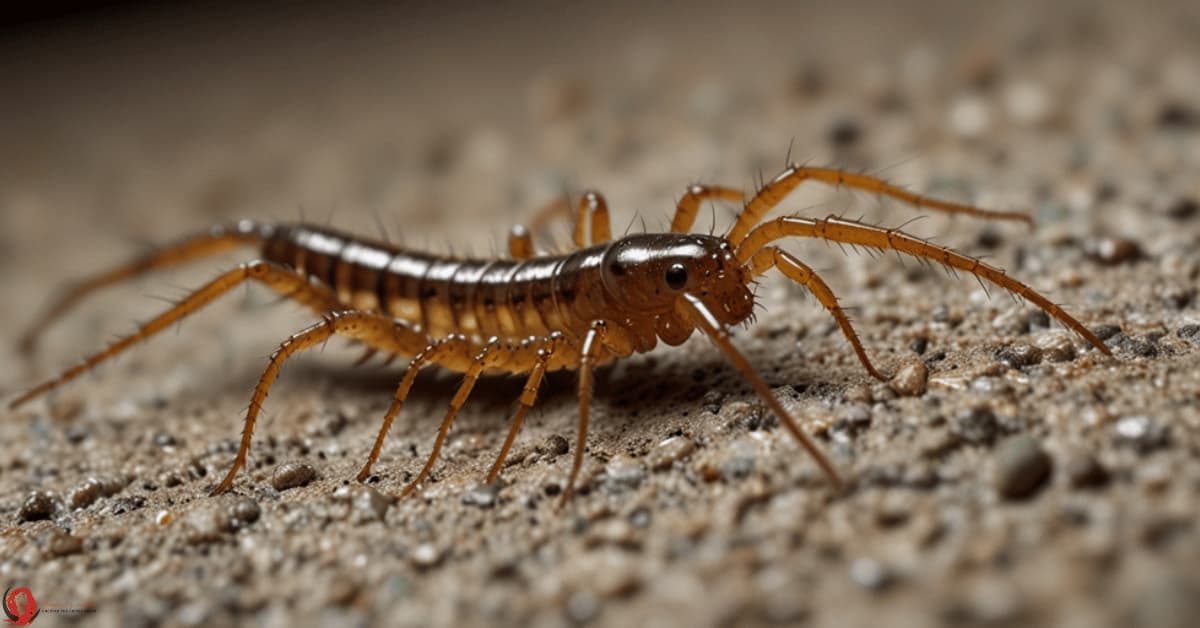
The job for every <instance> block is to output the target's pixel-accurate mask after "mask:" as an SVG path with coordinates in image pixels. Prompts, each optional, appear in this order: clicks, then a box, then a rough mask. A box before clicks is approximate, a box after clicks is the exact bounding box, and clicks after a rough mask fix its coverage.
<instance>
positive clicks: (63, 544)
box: [46, 532, 83, 558]
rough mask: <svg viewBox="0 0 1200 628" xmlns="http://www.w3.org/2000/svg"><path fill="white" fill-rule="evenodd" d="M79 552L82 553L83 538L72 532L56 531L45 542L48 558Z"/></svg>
mask: <svg viewBox="0 0 1200 628" xmlns="http://www.w3.org/2000/svg"><path fill="white" fill-rule="evenodd" d="M81 553H83V539H82V538H80V537H77V536H75V535H73V534H67V533H65V532H59V533H56V534H54V535H53V536H51V538H50V542H49V543H47V544H46V556H47V557H48V558H59V557H62V556H70V555H72V554H81Z"/></svg>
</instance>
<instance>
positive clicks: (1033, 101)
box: [1004, 82, 1054, 126]
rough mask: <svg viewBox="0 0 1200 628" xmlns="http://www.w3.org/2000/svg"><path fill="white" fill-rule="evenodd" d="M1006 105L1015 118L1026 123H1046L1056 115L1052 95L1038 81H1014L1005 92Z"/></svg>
mask: <svg viewBox="0 0 1200 628" xmlns="http://www.w3.org/2000/svg"><path fill="white" fill-rule="evenodd" d="M1004 107H1005V109H1006V110H1007V111H1008V115H1009V116H1011V117H1012V119H1013V120H1015V121H1016V122H1018V123H1020V124H1024V125H1030V126H1032V125H1039V124H1044V123H1045V122H1047V121H1048V120H1050V119H1051V118H1052V117H1053V116H1054V106H1053V104H1052V103H1051V99H1050V95H1049V94H1048V93H1047V92H1046V90H1045V88H1043V87H1042V86H1041V85H1038V84H1037V83H1030V82H1021V83H1014V84H1013V85H1012V86H1010V87H1009V88H1008V89H1007V90H1005V92H1004Z"/></svg>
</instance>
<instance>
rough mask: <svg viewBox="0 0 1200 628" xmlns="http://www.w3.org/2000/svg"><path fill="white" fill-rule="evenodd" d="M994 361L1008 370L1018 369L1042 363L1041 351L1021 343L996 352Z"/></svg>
mask: <svg viewBox="0 0 1200 628" xmlns="http://www.w3.org/2000/svg"><path fill="white" fill-rule="evenodd" d="M996 360H998V361H999V362H1000V363H1001V364H1003V365H1005V366H1007V367H1008V368H1013V369H1019V368H1021V367H1023V366H1033V365H1035V364H1038V363H1039V362H1041V361H1042V350H1041V349H1039V348H1037V347H1035V346H1033V345H1031V344H1026V343H1023V342H1020V343H1017V344H1014V345H1009V346H1007V347H1004V348H1002V349H1000V350H999V351H998V352H996Z"/></svg>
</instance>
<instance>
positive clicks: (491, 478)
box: [485, 332, 566, 484]
mask: <svg viewBox="0 0 1200 628" xmlns="http://www.w3.org/2000/svg"><path fill="white" fill-rule="evenodd" d="M565 345H566V339H565V338H564V337H563V335H562V334H561V333H558V332H555V333H553V334H551V335H549V336H547V337H545V338H538V339H537V340H536V341H535V342H531V343H529V345H528V346H523V347H521V350H527V349H534V348H536V357H535V358H534V362H533V366H532V367H531V368H530V370H529V377H528V378H526V380H525V386H524V388H522V390H521V397H520V398H519V399H518V400H517V410H516V412H514V413H513V418H512V424H511V425H510V426H509V428H508V436H506V437H505V438H504V444H503V445H501V446H500V453H499V454H498V455H497V456H496V462H495V463H493V464H492V468H491V469H490V470H489V471H488V474H487V478H486V480H485V481H486V482H487V483H488V484H491V483H492V482H495V481H496V477H497V476H498V475H500V469H501V468H503V467H504V460H505V459H506V458H508V452H509V450H510V449H512V446H513V442H514V441H516V440H517V434H518V433H520V431H521V426H522V425H523V424H524V422H525V415H526V414H527V413H528V412H529V409H530V408H532V407H533V403H534V402H535V401H536V400H537V393H538V388H540V387H541V385H542V379H543V377H545V375H546V367H547V365H549V363H550V360H551V358H553V357H554V355H555V353H557V352H558V351H559V350H561V349H562V348H563V347H564V346H565Z"/></svg>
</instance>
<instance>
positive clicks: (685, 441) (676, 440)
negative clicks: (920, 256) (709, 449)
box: [646, 436, 696, 471]
mask: <svg viewBox="0 0 1200 628" xmlns="http://www.w3.org/2000/svg"><path fill="white" fill-rule="evenodd" d="M695 449H696V443H695V441H693V440H692V439H690V438H688V437H686V436H672V437H671V438H668V439H667V440H664V441H663V442H661V443H659V444H658V447H656V448H655V449H654V450H652V451H651V452H650V455H648V456H647V457H646V463H647V464H649V465H650V468H651V469H653V470H655V471H662V470H664V469H669V468H670V467H671V465H673V464H675V463H676V462H678V461H680V460H684V459H686V458H687V457H688V456H690V455H692V452H693V451H695Z"/></svg>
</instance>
